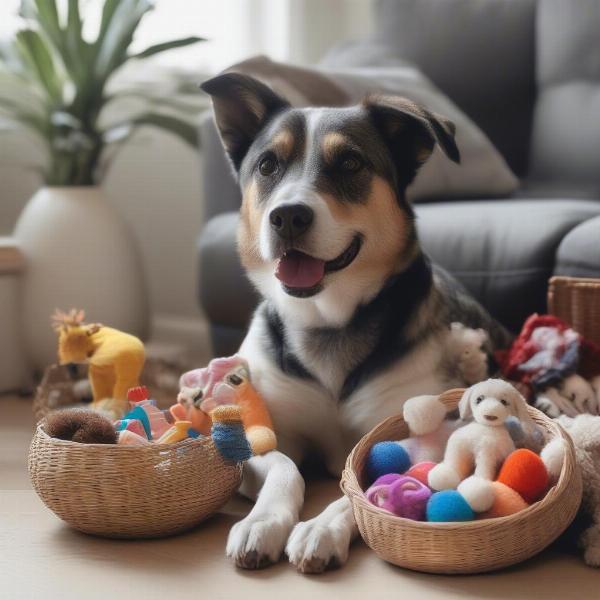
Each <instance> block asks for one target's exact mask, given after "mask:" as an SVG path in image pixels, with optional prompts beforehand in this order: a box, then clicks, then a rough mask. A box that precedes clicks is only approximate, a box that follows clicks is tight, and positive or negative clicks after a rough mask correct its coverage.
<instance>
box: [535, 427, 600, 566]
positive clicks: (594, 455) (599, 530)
mask: <svg viewBox="0 0 600 600" xmlns="http://www.w3.org/2000/svg"><path fill="white" fill-rule="evenodd" d="M558 422H559V423H560V424H561V425H562V426H563V427H564V428H565V429H566V431H567V433H568V434H569V435H570V436H571V439H572V440H573V444H574V446H575V456H576V459H577V464H578V465H579V468H580V469H581V479H582V482H583V499H582V502H581V508H582V513H583V515H584V516H585V517H586V518H587V519H589V521H590V522H589V525H588V527H587V528H586V529H585V531H584V532H583V533H582V535H581V537H580V538H579V543H580V545H581V547H582V548H583V552H584V553H583V558H584V560H585V562H586V564H588V565H590V566H593V567H600V469H599V468H598V466H599V465H600V417H596V416H592V415H579V416H577V417H575V418H574V419H571V418H569V417H565V416H562V417H560V418H559V419H558ZM549 445H550V444H549ZM549 445H548V446H549ZM544 450H546V448H545V449H544ZM557 451H558V453H559V456H560V448H558V447H555V448H554V449H553V454H554V455H555V456H554V458H553V461H554V462H555V463H556V462H558V458H557V457H556V454H557ZM542 453H543V451H542ZM563 454H564V448H563ZM547 458H548V457H547ZM546 464H548V463H546Z"/></svg>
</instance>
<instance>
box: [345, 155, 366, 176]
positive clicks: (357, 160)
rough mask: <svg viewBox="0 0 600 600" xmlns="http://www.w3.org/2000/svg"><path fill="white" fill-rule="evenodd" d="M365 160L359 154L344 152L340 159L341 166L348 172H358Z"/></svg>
mask: <svg viewBox="0 0 600 600" xmlns="http://www.w3.org/2000/svg"><path fill="white" fill-rule="evenodd" d="M363 164H364V163H363V160H362V158H361V157H360V156H358V154H354V153H350V152H349V153H347V154H344V156H343V157H342V159H341V161H340V167H341V169H342V170H343V171H346V172H347V173H356V171H359V170H360V169H362V167H363Z"/></svg>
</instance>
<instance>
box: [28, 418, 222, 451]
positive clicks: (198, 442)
mask: <svg viewBox="0 0 600 600" xmlns="http://www.w3.org/2000/svg"><path fill="white" fill-rule="evenodd" d="M36 435H39V436H40V437H41V438H42V439H43V440H44V441H45V442H49V443H52V444H55V445H56V446H63V447H65V448H69V447H71V448H76V449H77V450H83V449H85V450H90V451H92V450H103V451H106V450H108V449H110V451H111V452H147V453H155V452H159V451H160V452H164V451H165V450H176V449H178V448H182V447H186V448H190V447H192V448H193V447H196V446H197V447H204V446H207V445H209V444H210V443H211V441H212V438H211V437H210V436H203V437H202V438H186V439H184V440H181V441H179V442H175V443H173V444H164V443H163V444H157V443H156V442H151V443H150V444H144V445H143V446H129V445H126V444H88V443H82V442H73V441H71V440H61V439H60V438H55V437H52V436H50V435H48V434H47V433H46V431H45V430H44V419H42V420H41V421H40V422H39V423H38V424H37V426H36Z"/></svg>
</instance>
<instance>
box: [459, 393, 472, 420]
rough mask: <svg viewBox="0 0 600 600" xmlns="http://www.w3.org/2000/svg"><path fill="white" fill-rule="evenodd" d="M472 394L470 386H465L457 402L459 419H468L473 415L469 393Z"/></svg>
mask: <svg viewBox="0 0 600 600" xmlns="http://www.w3.org/2000/svg"><path fill="white" fill-rule="evenodd" d="M472 394H473V389H472V388H467V389H466V390H465V391H464V393H463V395H462V397H461V399H460V401H459V402H458V414H459V415H460V418H461V419H465V420H466V419H470V418H471V417H472V416H473V411H472V409H471V395H472Z"/></svg>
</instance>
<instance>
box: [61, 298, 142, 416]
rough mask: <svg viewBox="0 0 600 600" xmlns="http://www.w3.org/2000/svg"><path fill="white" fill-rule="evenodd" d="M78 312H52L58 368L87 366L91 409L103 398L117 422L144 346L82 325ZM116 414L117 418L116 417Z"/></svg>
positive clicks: (135, 381) (105, 329)
mask: <svg viewBox="0 0 600 600" xmlns="http://www.w3.org/2000/svg"><path fill="white" fill-rule="evenodd" d="M84 317H85V314H84V312H83V311H82V310H80V311H77V310H75V309H73V310H71V311H70V312H69V313H64V312H62V311H58V310H57V311H56V313H55V314H54V316H53V324H54V328H55V330H56V331H57V333H58V334H59V338H58V356H59V362H60V364H67V363H77V362H87V363H88V365H89V380H90V383H91V386H92V393H93V397H94V404H93V405H92V406H93V407H94V408H98V407H99V405H98V403H100V401H102V400H105V399H107V398H109V399H111V403H110V404H109V405H107V406H104V407H103V408H104V409H107V408H108V409H109V410H110V411H111V412H114V413H115V416H116V417H117V418H118V417H119V416H121V415H122V413H123V411H124V410H126V408H127V402H126V400H127V390H129V389H130V388H132V387H135V386H137V385H138V380H139V376H140V373H141V372H142V368H143V366H144V359H145V354H144V345H143V344H142V342H141V341H140V340H139V339H138V338H136V337H134V336H132V335H129V334H127V333H123V332H122V331H118V330H117V329H112V328H110V327H104V326H103V325H99V324H97V323H94V324H85V323H84V322H83V320H84ZM118 413H120V414H118Z"/></svg>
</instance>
